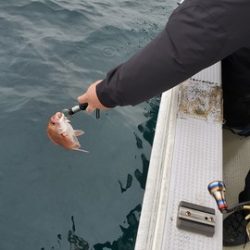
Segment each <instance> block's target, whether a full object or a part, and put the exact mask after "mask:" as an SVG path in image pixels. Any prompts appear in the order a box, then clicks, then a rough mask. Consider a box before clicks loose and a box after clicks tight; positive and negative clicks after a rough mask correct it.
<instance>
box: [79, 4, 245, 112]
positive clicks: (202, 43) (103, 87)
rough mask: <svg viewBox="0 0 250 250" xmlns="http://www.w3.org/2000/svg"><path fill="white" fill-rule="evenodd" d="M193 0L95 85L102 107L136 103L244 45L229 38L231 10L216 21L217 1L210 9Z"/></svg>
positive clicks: (184, 5) (180, 8)
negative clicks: (161, 29) (228, 24)
mask: <svg viewBox="0 0 250 250" xmlns="http://www.w3.org/2000/svg"><path fill="white" fill-rule="evenodd" d="M193 2H194V1H188V0H186V1H185V2H184V4H182V6H181V7H179V8H177V9H176V10H175V12H174V13H173V14H172V16H171V17H170V19H169V21H168V23H167V25H166V27H165V29H164V30H163V31H162V32H161V33H160V34H159V35H158V36H157V37H156V38H155V39H154V40H153V41H152V42H150V43H149V44H148V45H147V46H146V47H145V48H144V49H142V50H141V51H140V52H139V53H137V54H136V55H135V56H133V57H132V58H131V59H130V60H128V61H127V62H126V63H123V64H121V65H119V66H118V67H116V68H115V69H113V70H111V71H110V72H109V73H108V74H107V77H106V78H105V79H104V80H103V81H101V82H100V83H99V84H98V85H96V88H95V89H96V97H97V99H98V100H99V101H100V103H101V104H102V105H104V106H105V107H115V106H117V105H119V106H124V105H136V104H138V103H140V102H142V101H144V100H147V99H149V98H151V97H153V96H155V95H158V94H160V93H161V92H163V91H165V90H168V89H170V88H172V87H173V86H175V85H177V84H179V83H181V82H182V81H184V80H186V79H188V78H189V77H191V76H192V75H194V74H195V73H197V72H198V71H200V70H201V69H203V68H205V67H207V66H210V65H212V64H213V63H215V62H217V61H219V60H221V59H222V58H223V57H225V56H227V55H228V54H230V53H232V52H233V51H235V50H236V49H238V48H239V47H240V45H239V42H238V40H237V39H235V40H233V39H232V38H231V37H229V36H228V31H227V29H226V26H227V22H228V20H230V19H231V18H232V17H231V16H230V11H229V12H228V13H227V12H225V14H228V15H229V16H228V17H227V16H226V17H225V18H223V17H220V19H217V17H218V15H219V13H218V11H217V10H218V9H220V6H217V5H216V2H218V1H214V0H211V3H210V6H207V8H208V9H207V8H205V7H204V6H200V5H198V4H193ZM208 2H210V1H208ZM209 8H210V9H209ZM213 8H215V10H213ZM214 11H215V15H213V13H214ZM216 11H217V12H216ZM232 32H234V30H232ZM232 34H233V35H234V33H232ZM230 39H231V40H230ZM89 99H91V98H89ZM79 100H81V99H79Z"/></svg>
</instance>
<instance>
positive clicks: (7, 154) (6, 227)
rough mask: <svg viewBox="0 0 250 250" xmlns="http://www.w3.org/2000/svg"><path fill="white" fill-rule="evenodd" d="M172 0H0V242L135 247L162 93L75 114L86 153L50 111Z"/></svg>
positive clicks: (2, 249) (147, 35)
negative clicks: (53, 126)
mask: <svg viewBox="0 0 250 250" xmlns="http://www.w3.org/2000/svg"><path fill="white" fill-rule="evenodd" d="M174 7H176V3H175V1H171V2H166V1H149V0H146V1H145V0H143V1H142V0H139V1H136V2H135V1H121V0H118V1H114V0H104V1H95V0H94V1H90V0H89V1H83V0H71V1H69V0H68V1H66V0H37V1H32V0H18V1H17V0H8V1H6V0H0V97H1V98H0V107H1V111H0V138H1V143H0V250H16V249H21V250H36V249H37V250H48V249H49V250H51V249H62V250H80V249H84V250H87V249H95V250H102V249H105V250H106V249H126V250H130V249H134V242H135V237H136V231H137V227H138V222H139V216H140V211H141V203H142V198H143V192H144V188H145V181H146V175H147V168H148V163H149V158H150V152H151V146H152V140H153V135H154V128H155V123H156V117H157V112H158V105H159V98H155V99H152V100H150V101H148V102H145V103H142V104H140V105H138V106H136V107H125V108H116V109H113V110H109V111H106V112H103V113H102V114H101V119H99V120H96V119H95V116H94V115H88V114H85V113H82V114H77V115H75V117H73V118H72V124H73V126H74V128H76V129H83V130H84V131H85V135H84V136H82V137H81V138H80V142H81V144H82V145H83V147H84V148H85V149H86V150H89V151H90V154H84V153H81V152H73V151H66V150H64V149H62V148H60V147H58V146H55V145H53V144H52V143H51V142H50V141H49V140H48V138H47V135H46V127H47V122H48V119H49V117H50V116H51V115H52V114H53V113H55V112H56V111H60V110H62V109H63V108H68V107H71V106H73V105H75V104H76V97H77V96H78V95H79V94H81V93H82V92H83V91H85V90H86V89H87V87H88V85H89V84H90V83H91V82H93V81H95V80H96V79H102V78H103V77H105V74H106V72H107V71H108V70H110V69H112V68H113V67H115V66H116V65H117V64H119V63H121V62H123V61H125V60H126V59H128V58H129V57H130V56H131V55H133V54H134V53H135V52H136V51H138V50H139V49H140V48H142V47H143V46H144V45H145V44H146V43H148V42H149V41H150V40H151V39H152V38H153V37H155V36H156V34H157V33H158V32H160V31H161V30H162V29H163V27H164V25H165V22H166V20H167V18H168V16H169V14H170V13H171V11H172V10H173V8H174Z"/></svg>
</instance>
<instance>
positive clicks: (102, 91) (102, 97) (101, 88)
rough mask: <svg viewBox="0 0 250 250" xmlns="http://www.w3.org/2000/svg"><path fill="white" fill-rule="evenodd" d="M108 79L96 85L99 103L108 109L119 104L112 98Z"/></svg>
mask: <svg viewBox="0 0 250 250" xmlns="http://www.w3.org/2000/svg"><path fill="white" fill-rule="evenodd" d="M106 85H107V83H106V79H104V80H103V81H102V82H100V83H99V84H97V85H96V95H97V97H98V99H99V101H100V102H101V103H102V105H104V106H105V107H107V108H114V107H115V106H117V103H116V102H115V101H114V100H113V99H112V97H111V96H110V91H108V90H107V88H106Z"/></svg>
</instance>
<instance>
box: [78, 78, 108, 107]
mask: <svg viewBox="0 0 250 250" xmlns="http://www.w3.org/2000/svg"><path fill="white" fill-rule="evenodd" d="M101 81H102V80H98V81H96V82H94V83H92V84H91V85H90V86H89V88H88V89H87V91H86V92H85V93H84V94H82V95H80V96H79V97H78V98H77V100H78V102H79V103H80V104H82V103H88V107H87V109H86V111H87V112H93V111H94V110H95V109H101V110H103V109H107V108H106V107H105V106H104V105H102V103H101V102H100V100H99V99H98V97H97V94H96V85H97V84H99V83H100V82H101Z"/></svg>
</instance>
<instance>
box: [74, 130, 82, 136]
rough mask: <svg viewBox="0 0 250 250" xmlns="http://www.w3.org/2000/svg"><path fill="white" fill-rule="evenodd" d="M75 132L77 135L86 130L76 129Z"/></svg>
mask: <svg viewBox="0 0 250 250" xmlns="http://www.w3.org/2000/svg"><path fill="white" fill-rule="evenodd" d="M74 132H75V136H80V135H83V134H84V131H83V130H80V129H77V130H74Z"/></svg>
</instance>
